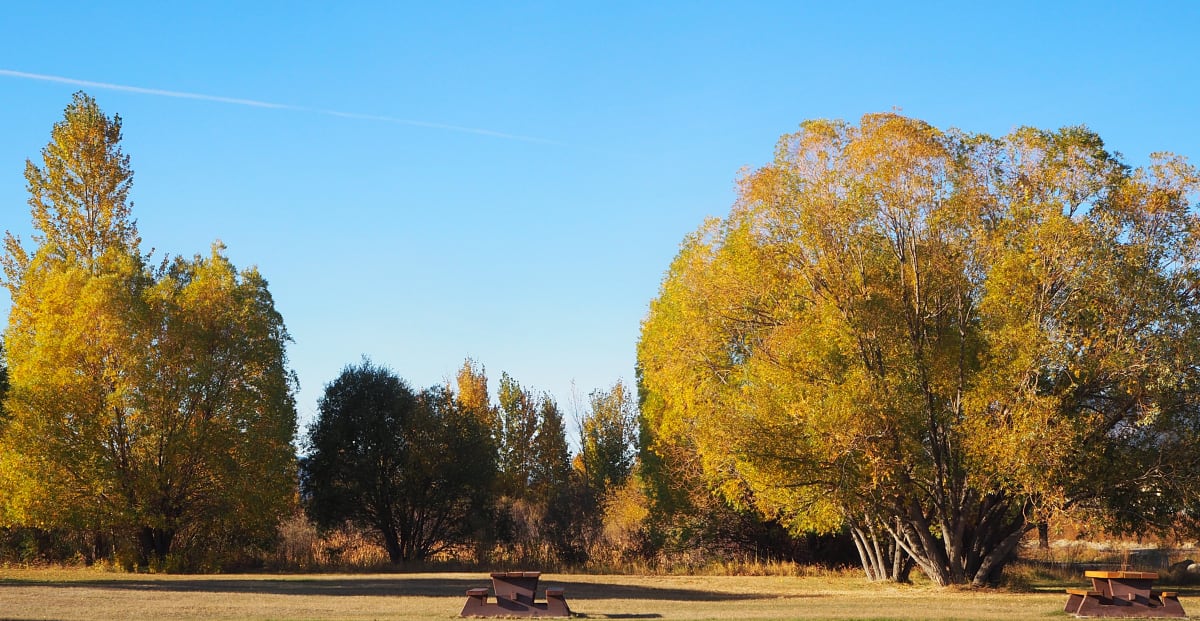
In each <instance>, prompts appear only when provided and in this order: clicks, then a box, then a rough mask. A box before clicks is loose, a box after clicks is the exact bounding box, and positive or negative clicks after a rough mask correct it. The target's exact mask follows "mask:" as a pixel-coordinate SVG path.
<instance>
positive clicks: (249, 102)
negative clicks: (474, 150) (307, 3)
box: [0, 69, 562, 145]
mask: <svg viewBox="0 0 1200 621" xmlns="http://www.w3.org/2000/svg"><path fill="white" fill-rule="evenodd" d="M0 76H8V77H11V78H21V79H25V80H40V81H42V82H57V83H59V84H70V85H73V86H86V87H89V88H100V89H105V90H110V91H124V92H126V93H138V94H140V95H156V96H158V97H176V98H179V99H198V100H201V101H213V102H217V103H225V104H233V105H237V106H251V107H254V108H270V109H274V110H295V111H297V112H311V113H315V114H324V115H326V116H336V117H341V118H344V119H359V120H364V121H377V122H380V123H392V124H395V125H408V126H411V127H425V128H429V129H441V130H445V131H452V132H459V133H464V134H477V135H480V136H491V137H493V138H503V139H505V140H519V141H522V142H536V143H540V144H552V145H562V143H561V142H558V141H555V140H547V139H545V138H536V137H533V136H521V135H519V134H506V133H504V132H498V131H494V130H490V129H482V128H478V127H464V126H461V125H447V124H444V123H431V122H428V121H415V120H412V119H401V118H396V117H390V116H379V115H374V114H358V113H355V112H339V111H337V110H322V109H320V108H309V107H305V106H294V105H291V104H281V103H272V102H269V101H257V100H254V99H239V98H236V97H221V96H218V95H204V94H201V93H185V92H183V91H169V90H163V89H160V88H143V87H141V86H128V85H125V84H111V83H109V82H93V81H91V80H79V79H76V78H67V77H63V76H57V75H45V74H41V73H27V72H24V71H13V70H12V69H0Z"/></svg>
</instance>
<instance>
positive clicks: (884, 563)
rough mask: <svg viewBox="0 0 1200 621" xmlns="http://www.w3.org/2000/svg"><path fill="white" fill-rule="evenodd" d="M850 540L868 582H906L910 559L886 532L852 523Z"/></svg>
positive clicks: (909, 569) (910, 568)
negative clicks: (856, 551) (852, 542)
mask: <svg viewBox="0 0 1200 621" xmlns="http://www.w3.org/2000/svg"><path fill="white" fill-rule="evenodd" d="M850 538H851V540H853V541H854V547H855V548H856V549H857V550H858V557H859V560H860V561H861V562H862V566H863V571H864V572H865V573H866V574H867V579H868V580H871V581H873V582H875V581H891V582H908V580H909V573H910V572H911V571H912V558H911V557H909V555H908V554H907V553H905V552H904V550H903V549H901V547H900V546H899V545H898V544H897V543H896V540H895V538H893V537H892V536H891V535H890V534H889V533H888V532H887V531H886V530H883V529H879V528H874V527H871V526H863V525H862V524H860V523H857V522H854V521H852V523H851V527H850Z"/></svg>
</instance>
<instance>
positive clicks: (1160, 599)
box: [1065, 571, 1187, 617]
mask: <svg viewBox="0 0 1200 621" xmlns="http://www.w3.org/2000/svg"><path fill="white" fill-rule="evenodd" d="M1083 575H1084V577H1085V578H1090V579H1091V581H1092V588H1091V589H1067V605H1066V608H1065V611H1066V612H1069V613H1071V614H1073V615H1075V616H1077V617H1185V616H1187V615H1186V614H1185V613H1184V612H1183V606H1182V605H1181V604H1180V603H1179V594H1178V593H1175V592H1172V591H1161V592H1159V591H1155V590H1154V589H1153V586H1154V581H1155V579H1157V578H1158V574H1157V573H1155V572H1152V571H1085V572H1083Z"/></svg>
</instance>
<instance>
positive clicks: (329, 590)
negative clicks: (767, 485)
mask: <svg viewBox="0 0 1200 621" xmlns="http://www.w3.org/2000/svg"><path fill="white" fill-rule="evenodd" d="M547 586H553V587H560V588H562V589H564V590H565V595H566V597H567V601H568V602H573V601H581V600H597V599H624V600H658V601H683V602H723V601H741V600H751V599H767V598H779V597H783V596H784V595H782V594H776V593H768V592H764V593H727V592H722V591H715V590H707V589H682V588H663V587H654V586H638V585H630V584H606V583H602V582H572V581H571V580H569V579H568V580H548V581H545V582H543V583H542V584H541V585H540V586H539V587H538V596H539V598H540V597H542V596H543V593H544V592H545V588H546V587H547ZM6 587H25V588H29V587H34V588H62V589H73V588H87V589H110V590H117V591H143V592H179V593H232V594H238V593H245V594H256V595H305V596H312V595H319V596H333V597H338V596H359V597H361V596H378V597H465V596H466V595H465V594H466V590H467V589H471V588H478V587H490V580H489V579H488V578H487V577H486V575H485V576H484V577H481V578H479V579H470V578H461V577H446V578H437V577H429V576H422V577H419V578H405V577H404V576H402V575H398V576H396V577H395V578H374V577H373V578H353V577H351V578H345V579H316V578H298V579H295V578H293V579H272V578H259V577H247V578H211V579H210V578H196V579H188V578H183V579H179V578H174V577H168V578H163V579H138V578H132V579H129V578H125V577H120V578H115V579H112V580H78V581H75V580H71V581H50V580H28V579H12V578H9V579H3V580H0V593H2V592H3V589H4V588H6ZM786 597H789V598H791V597H826V596H823V595H817V594H814V595H811V596H797V595H795V594H788V595H787V596H786Z"/></svg>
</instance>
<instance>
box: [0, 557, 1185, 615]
mask: <svg viewBox="0 0 1200 621" xmlns="http://www.w3.org/2000/svg"><path fill="white" fill-rule="evenodd" d="M487 583H488V581H487V577H486V574H479V573H470V574H466V573H436V574H434V573H423V574H371V575H364V574H354V575H278V576H274V575H222V576H178V575H144V574H121V573H108V572H103V571H98V570H88V569H64V570H48V569H0V618H4V619H63V620H91V619H106V620H107V619H117V620H121V621H127V620H133V619H170V620H192V619H438V620H447V619H453V618H455V617H457V615H458V612H459V610H461V608H462V605H463V603H464V601H465V600H466V598H465V596H464V591H465V590H466V589H468V588H471V587H477V586H486V585H487ZM542 584H543V586H545V585H547V584H551V585H559V586H563V587H564V588H565V589H566V596H567V601H568V603H569V604H570V605H571V608H572V610H573V611H574V612H575V613H576V614H577V615H578V616H581V617H586V618H589V619H606V618H607V619H984V620H987V619H994V620H1014V619H1041V620H1044V619H1046V618H1047V617H1051V618H1053V617H1059V618H1065V616H1064V615H1063V613H1062V612H1061V611H1062V606H1063V604H1064V603H1065V601H1066V600H1065V597H1064V596H1063V595H1062V591H1061V588H1053V589H1051V588H1050V587H1047V589H1046V590H1041V591H1036V590H1035V591H1032V592H1022V593H1014V592H1008V591H999V590H982V591H977V590H964V589H939V588H936V587H932V586H927V585H926V586H922V585H917V586H911V585H910V586H897V585H881V584H871V583H868V582H866V581H864V580H862V579H861V578H857V577H853V576H838V575H833V574H830V575H826V576H800V577H797V576H664V575H659V576H601V575H561V574H559V575H546V576H545V577H544V579H543V580H542ZM1181 599H1182V601H1183V605H1184V608H1185V609H1191V610H1193V611H1194V612H1196V611H1200V598H1195V594H1193V593H1189V592H1185V597H1183V598H1181Z"/></svg>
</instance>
